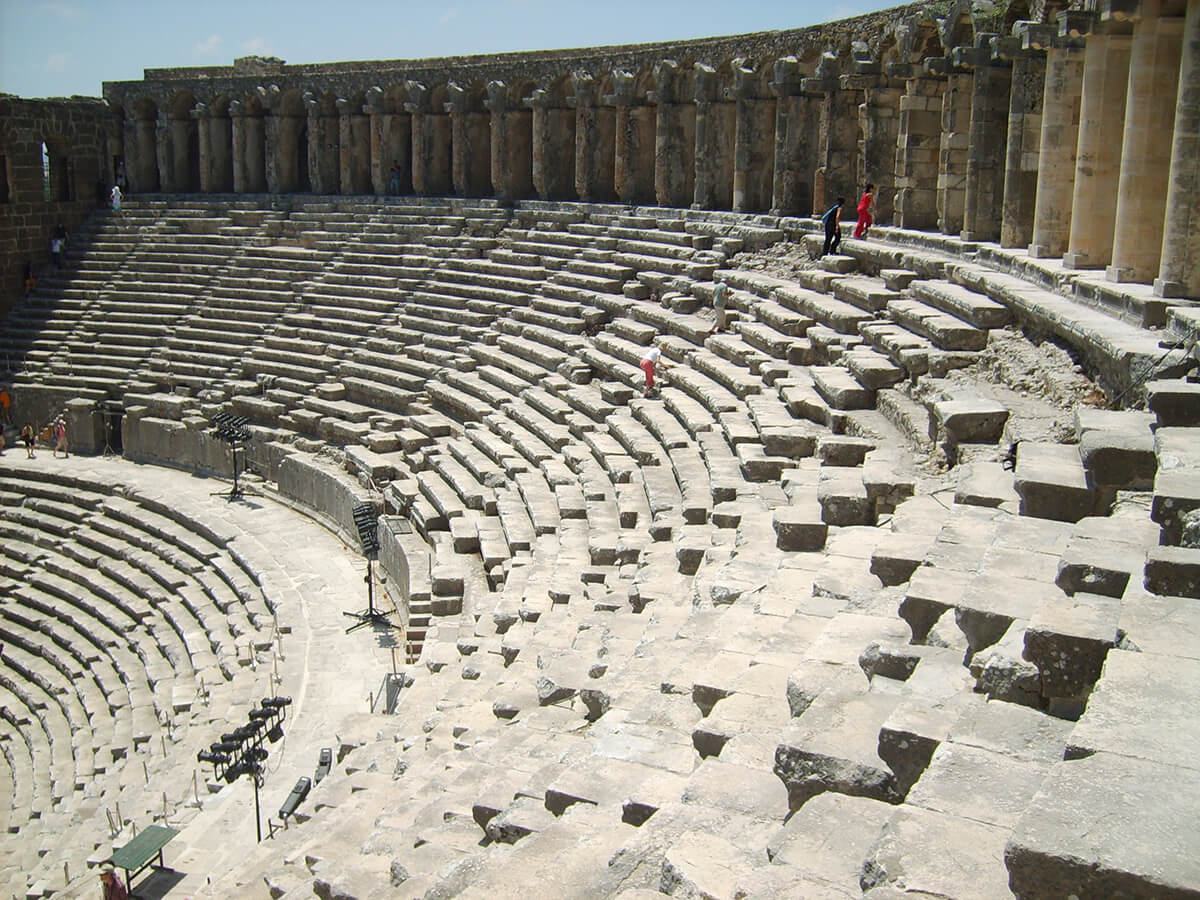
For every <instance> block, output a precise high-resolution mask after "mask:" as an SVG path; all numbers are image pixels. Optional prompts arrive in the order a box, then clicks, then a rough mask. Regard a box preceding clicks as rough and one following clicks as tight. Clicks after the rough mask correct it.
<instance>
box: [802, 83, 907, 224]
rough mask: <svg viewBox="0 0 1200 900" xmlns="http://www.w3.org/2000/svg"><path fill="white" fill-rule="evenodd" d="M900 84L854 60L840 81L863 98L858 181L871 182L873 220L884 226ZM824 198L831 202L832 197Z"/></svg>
mask: <svg viewBox="0 0 1200 900" xmlns="http://www.w3.org/2000/svg"><path fill="white" fill-rule="evenodd" d="M902 84H903V82H901V81H900V80H899V79H891V78H887V77H885V76H884V75H883V74H882V70H881V67H880V65H879V64H878V63H873V62H870V61H857V62H856V63H855V73H854V74H853V75H843V76H842V77H841V81H840V87H841V89H842V91H843V92H847V91H854V92H856V93H859V94H860V95H861V96H862V98H863V101H862V103H861V104H859V107H858V133H859V139H858V180H859V182H860V183H862V184H864V185H865V184H867V183H868V182H870V183H872V184H874V185H875V221H876V222H878V223H880V224H884V225H888V224H891V222H892V219H893V218H894V216H895V203H896V148H897V142H898V139H899V135H900V97H901V96H902V95H903V93H904V89H903V87H902ZM825 199H826V200H829V201H830V203H832V202H833V199H836V198H829V197H826V198H825ZM846 199H847V201H848V200H849V199H850V198H849V197H847V198H846ZM822 212H824V210H822Z"/></svg>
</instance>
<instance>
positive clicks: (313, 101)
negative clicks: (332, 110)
mask: <svg viewBox="0 0 1200 900" xmlns="http://www.w3.org/2000/svg"><path fill="white" fill-rule="evenodd" d="M321 107H322V101H321V100H319V99H318V98H317V97H315V96H314V95H313V94H312V92H310V91H305V92H304V109H305V111H306V112H307V113H308V181H309V184H310V185H312V191H313V193H314V194H336V193H337V192H338V183H339V175H338V156H339V153H338V145H339V141H340V133H339V130H338V129H337V128H335V127H333V126H334V123H335V121H336V120H335V119H334V118H333V117H332V116H330V115H328V114H327V113H326V111H325V110H323V109H322V108H321Z"/></svg>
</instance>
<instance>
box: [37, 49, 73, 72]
mask: <svg viewBox="0 0 1200 900" xmlns="http://www.w3.org/2000/svg"><path fill="white" fill-rule="evenodd" d="M70 61H71V56H70V54H69V53H51V54H50V55H49V56H47V57H46V62H45V65H44V66H43V68H45V70H46V71H47V72H65V71H67V63H69V62H70Z"/></svg>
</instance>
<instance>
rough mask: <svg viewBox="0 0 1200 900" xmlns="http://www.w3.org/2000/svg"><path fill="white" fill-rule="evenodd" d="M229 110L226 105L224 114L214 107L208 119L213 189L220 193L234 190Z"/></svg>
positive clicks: (231, 129)
mask: <svg viewBox="0 0 1200 900" xmlns="http://www.w3.org/2000/svg"><path fill="white" fill-rule="evenodd" d="M228 110H229V108H228V106H226V107H225V112H224V114H222V112H221V111H220V110H219V109H212V110H210V112H211V113H212V114H211V115H210V116H209V119H208V134H209V141H208V143H209V150H210V153H211V154H212V157H211V159H212V162H211V166H210V170H211V174H210V177H211V179H212V181H211V184H212V187H211V190H213V191H216V192H218V193H229V192H230V191H232V190H233V122H232V120H231V119H230V118H229V112H228Z"/></svg>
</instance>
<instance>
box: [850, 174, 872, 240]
mask: <svg viewBox="0 0 1200 900" xmlns="http://www.w3.org/2000/svg"><path fill="white" fill-rule="evenodd" d="M874 208H875V185H873V184H868V185H867V189H866V190H865V191H863V195H862V199H861V200H859V201H858V224H857V225H855V226H854V236H855V237H856V238H865V237H866V236H867V230H868V229H869V228H870V227H871V223H872V222H874V221H875V220H874V219H872V218H871V210H873V209H874Z"/></svg>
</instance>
